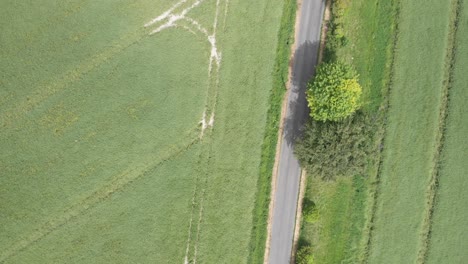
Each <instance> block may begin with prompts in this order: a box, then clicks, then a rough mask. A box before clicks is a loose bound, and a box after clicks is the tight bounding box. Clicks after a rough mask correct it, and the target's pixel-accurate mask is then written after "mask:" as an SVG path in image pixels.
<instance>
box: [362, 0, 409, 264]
mask: <svg viewBox="0 0 468 264" xmlns="http://www.w3.org/2000/svg"><path fill="white" fill-rule="evenodd" d="M392 1H394V3H395V16H394V17H395V18H394V19H393V21H394V22H393V26H394V27H393V32H392V33H393V40H392V44H391V48H390V63H389V70H388V79H387V81H388V83H387V84H386V87H387V94H386V98H385V101H384V104H383V107H382V109H383V110H384V111H385V114H384V117H383V120H384V122H383V123H384V124H383V126H382V132H381V133H382V134H381V140H380V146H379V149H380V151H379V157H378V163H379V164H378V167H377V172H376V174H375V178H374V179H373V183H372V189H371V190H370V191H369V197H370V199H371V201H370V203H371V205H370V209H369V215H370V217H369V220H367V221H366V224H365V227H364V231H363V239H362V240H363V244H364V246H363V248H364V250H363V253H362V254H363V255H361V256H359V257H358V258H359V259H360V262H361V263H368V261H369V254H370V249H371V246H372V239H373V233H374V228H375V227H374V224H375V219H376V217H377V214H376V213H377V206H378V201H379V192H380V180H381V174H382V167H383V160H384V154H383V150H384V148H385V139H386V134H387V127H386V126H387V123H388V114H387V113H388V108H389V107H390V96H391V92H392V87H393V81H394V75H395V59H396V51H397V47H398V43H399V41H398V40H399V34H400V28H399V21H400V8H401V0H392Z"/></svg>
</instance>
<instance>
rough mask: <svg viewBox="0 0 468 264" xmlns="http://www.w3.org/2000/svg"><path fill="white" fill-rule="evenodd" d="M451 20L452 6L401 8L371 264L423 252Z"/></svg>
mask: <svg viewBox="0 0 468 264" xmlns="http://www.w3.org/2000/svg"><path fill="white" fill-rule="evenodd" d="M423 2H424V3H423ZM450 16H451V4H450V2H444V1H430V2H427V1H401V4H400V19H399V34H398V43H397V47H396V54H395V62H394V63H395V65H394V75H393V77H394V79H393V84H392V87H391V95H390V108H389V111H388V123H387V127H386V137H385V141H384V143H385V147H384V151H383V161H382V170H381V175H380V186H379V187H378V189H379V195H378V202H377V208H376V212H375V214H376V217H375V219H374V229H373V231H372V240H371V243H370V252H369V262H370V263H416V261H417V260H418V258H419V252H420V250H421V247H423V242H424V239H425V238H424V237H422V235H423V233H424V228H425V227H424V219H425V215H426V211H427V209H428V208H427V205H428V199H427V198H428V195H427V192H428V191H429V190H428V189H429V184H430V181H431V177H432V175H433V170H434V157H435V153H436V151H437V144H438V142H437V138H438V131H439V126H440V120H439V115H440V108H441V102H442V98H441V97H442V96H443V95H444V92H443V89H444V78H445V72H446V68H445V57H446V53H447V48H448V46H449V44H448V43H447V42H448V41H447V39H448V37H447V36H448V34H449V31H450V28H449V23H450ZM429 43H430V44H429ZM421 65H424V67H421Z"/></svg>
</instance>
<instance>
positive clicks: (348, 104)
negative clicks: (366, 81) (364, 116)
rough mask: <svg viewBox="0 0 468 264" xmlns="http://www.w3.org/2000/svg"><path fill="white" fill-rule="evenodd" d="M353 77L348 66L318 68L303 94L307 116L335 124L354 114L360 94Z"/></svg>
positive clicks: (329, 65) (327, 64)
mask: <svg viewBox="0 0 468 264" xmlns="http://www.w3.org/2000/svg"><path fill="white" fill-rule="evenodd" d="M357 77H358V76H357V74H356V72H355V71H354V70H353V69H352V68H351V66H349V65H347V64H344V63H341V62H334V63H323V64H321V65H320V66H318V67H317V71H316V75H315V78H314V79H312V80H311V82H309V84H308V90H307V101H308V103H309V108H310V110H311V112H310V115H311V116H312V117H313V118H314V119H315V120H319V121H328V120H329V121H337V120H340V119H343V118H345V117H347V116H349V115H351V114H352V113H354V112H355V111H356V110H357V109H358V108H359V107H360V101H359V100H360V97H361V94H362V88H361V86H360V85H359V83H358V80H357Z"/></svg>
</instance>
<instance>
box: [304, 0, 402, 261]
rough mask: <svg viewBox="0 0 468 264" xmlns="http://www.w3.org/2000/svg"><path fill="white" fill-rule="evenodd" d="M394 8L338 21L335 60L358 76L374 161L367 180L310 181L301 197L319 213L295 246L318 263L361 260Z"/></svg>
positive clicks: (374, 8) (363, 8)
mask: <svg viewBox="0 0 468 264" xmlns="http://www.w3.org/2000/svg"><path fill="white" fill-rule="evenodd" d="M396 8H397V2H396V1H384V2H382V1H377V0H373V1H363V0H356V1H350V2H349V3H348V7H347V9H346V11H345V13H344V15H343V17H342V21H344V22H343V23H342V24H341V26H342V27H343V32H344V36H345V38H346V39H347V44H346V45H344V46H342V47H339V48H338V49H337V50H336V51H335V52H336V57H337V59H338V60H342V61H345V62H348V63H350V64H351V65H353V66H354V67H355V69H356V70H357V72H358V74H359V75H360V77H359V79H360V83H361V85H362V87H363V101H364V107H363V112H364V114H365V115H368V116H370V117H371V118H372V120H374V121H375V130H374V131H373V132H372V133H370V134H369V135H366V136H367V137H369V139H370V140H373V141H374V145H375V146H374V150H373V151H374V152H375V157H376V158H372V159H369V166H368V168H367V173H366V175H349V176H348V177H345V178H338V179H337V180H336V181H322V180H320V179H319V178H318V177H314V175H309V177H308V180H307V181H308V183H307V189H306V197H308V198H309V199H311V200H312V201H314V202H315V203H316V204H317V206H318V208H319V211H320V212H321V213H320V218H319V220H318V221H317V222H316V223H306V222H304V221H303V222H302V226H301V235H300V242H299V246H301V244H302V245H311V246H312V247H313V251H314V257H315V260H316V261H317V263H356V262H359V261H361V260H362V258H363V256H364V255H365V254H366V253H365V250H366V245H365V242H366V238H367V236H368V234H367V232H368V225H369V222H368V221H369V214H370V210H371V207H372V205H371V204H372V201H373V199H372V197H373V190H374V185H375V181H376V177H377V171H378V166H379V164H378V162H379V161H378V156H379V155H380V154H379V152H380V151H379V148H380V142H381V140H382V132H383V126H384V117H385V111H386V101H387V94H388V89H389V87H388V84H389V76H390V68H391V64H392V51H393V46H394V45H393V38H394V31H395V23H396V20H395V19H396V11H397V9H396ZM325 59H327V58H325Z"/></svg>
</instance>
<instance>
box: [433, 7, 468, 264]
mask: <svg viewBox="0 0 468 264" xmlns="http://www.w3.org/2000/svg"><path fill="white" fill-rule="evenodd" d="M457 24H458V29H457V33H456V36H455V37H456V39H455V52H454V64H453V73H452V74H453V79H452V81H451V82H450V87H449V89H450V90H449V91H450V92H449V99H448V116H447V121H446V128H445V135H444V145H443V149H442V152H441V159H440V163H439V166H440V167H439V177H438V182H437V183H438V185H437V186H438V188H437V194H436V201H435V206H434V212H433V218H432V226H431V231H430V241H429V249H428V255H427V259H426V261H427V263H463V262H464V261H466V259H467V258H468V255H467V251H466V248H467V247H468V244H467V240H466V238H467V237H468V233H467V232H468V229H467V228H466V227H467V225H468V222H467V219H468V210H467V207H466V201H467V200H468V196H467V192H466V190H467V188H468V180H467V179H466V171H467V165H466V161H467V160H468V155H467V154H468V152H467V151H466V148H467V146H468V141H467V137H466V135H467V133H468V122H466V102H467V101H468V89H467V83H468V75H467V74H466V72H467V65H466V61H467V60H468V45H467V43H468V1H461V10H460V17H459V21H458V23H457Z"/></svg>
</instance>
